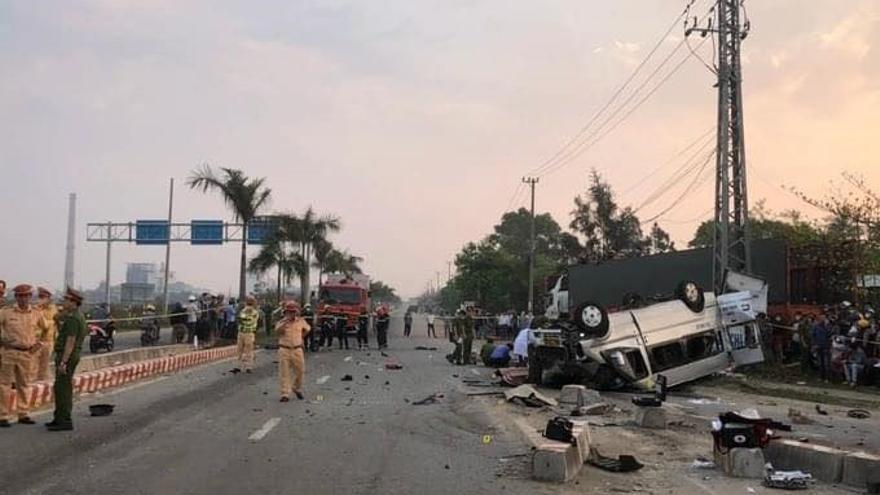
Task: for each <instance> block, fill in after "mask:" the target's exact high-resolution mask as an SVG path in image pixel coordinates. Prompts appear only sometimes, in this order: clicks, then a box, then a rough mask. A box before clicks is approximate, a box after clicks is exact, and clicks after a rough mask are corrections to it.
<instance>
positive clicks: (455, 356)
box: [446, 310, 464, 364]
mask: <svg viewBox="0 0 880 495" xmlns="http://www.w3.org/2000/svg"><path fill="white" fill-rule="evenodd" d="M463 328H464V312H463V311H462V310H458V312H456V313H455V319H453V320H452V328H451V329H450V331H449V342H451V343H453V344H455V350H453V351H452V354H450V355H448V356H446V360H447V361H449V362H450V363H452V364H462V360H461V358H462V356H461V353H462V342H463V340H462V336H463V335H464V331H463Z"/></svg>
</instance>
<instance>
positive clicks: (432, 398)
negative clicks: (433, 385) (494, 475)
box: [405, 392, 445, 406]
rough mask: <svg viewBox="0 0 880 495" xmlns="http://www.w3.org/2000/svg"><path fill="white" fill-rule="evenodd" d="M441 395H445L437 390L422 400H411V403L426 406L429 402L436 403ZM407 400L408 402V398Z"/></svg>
mask: <svg viewBox="0 0 880 495" xmlns="http://www.w3.org/2000/svg"><path fill="white" fill-rule="evenodd" d="M443 397H445V396H444V395H443V394H442V393H440V392H437V393H435V394H432V395H429V396H427V397H425V398H424V399H422V400H417V401H413V402H412V405H414V406H427V405H430V404H435V403H437V401H438V400H440V399H442V398H443ZM405 400H406V399H405ZM407 402H409V400H407Z"/></svg>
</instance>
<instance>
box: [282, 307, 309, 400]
mask: <svg viewBox="0 0 880 495" xmlns="http://www.w3.org/2000/svg"><path fill="white" fill-rule="evenodd" d="M311 330H312V327H311V326H310V325H309V324H308V323H307V322H306V320H305V319H303V318H301V317H300V316H299V305H298V304H297V303H296V302H294V301H288V302H286V303H285V304H284V318H282V319H281V321H279V322H278V323H277V324H276V325H275V333H277V334H278V377H279V379H280V381H281V402H288V401H289V400H290V394H291V392H293V393H294V394H296V398H297V399H299V400H303V399H304V398H305V397H304V396H303V393H302V392H303V391H302V385H303V374H304V373H305V367H306V361H305V359H306V358H305V353H304V352H303V343H304V341H305V337H306V336H307V335H308V334H309V332H311ZM291 368H293V373H294V380H293V383H291V379H290V370H291Z"/></svg>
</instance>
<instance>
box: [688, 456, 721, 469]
mask: <svg viewBox="0 0 880 495" xmlns="http://www.w3.org/2000/svg"><path fill="white" fill-rule="evenodd" d="M691 467H692V468H694V469H715V462H713V461H710V460H709V459H705V458H703V457H697V458H696V459H694V462H692V463H691Z"/></svg>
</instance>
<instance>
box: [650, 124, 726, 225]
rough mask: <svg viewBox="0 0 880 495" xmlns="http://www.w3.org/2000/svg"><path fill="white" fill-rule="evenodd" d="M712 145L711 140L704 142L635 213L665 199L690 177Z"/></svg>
mask: <svg viewBox="0 0 880 495" xmlns="http://www.w3.org/2000/svg"><path fill="white" fill-rule="evenodd" d="M710 144H712V140H711V139H710V140H708V141H706V142H704V143H703V145H702V146H700V147H699V148H697V149H696V151H694V153H693V154H692V155H691V156H690V157H688V159H687V160H685V162H684V164H682V165H681V166H680V167H679V168H678V169H676V170H675V172H673V174H672V175H671V176H670V177H669V178H668V179H666V180H665V181H664V182H662V183H661V184H660V185H659V186H657V188H656V189H654V192H652V193H651V194H649V195H648V196H647V197H646V198H645V199H644V200H643V201H642V203H641V204H640V205H639V206H638V207H637V208H636V209H635V210H634V211H633V212H634V213H638V212H639V211H641V210H642V209H644V208H645V207H646V206H648V205H650V204H652V203H654V202H655V201H657V200H658V199H660V198H661V197H663V195H664V194H665V193H666V192H668V191H669V190H670V188H672V187H674V186H675V185H676V184H677V183H679V182H681V181H682V180H684V179H685V178H686V177H687V176H688V175H690V174H691V173H692V172H693V171H694V170H695V169H696V168H697V166H698V165H699V158H700V157H701V156H702V154H703V152H704V151H705V150H706V149H707V148H708V147H709V145H710Z"/></svg>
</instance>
